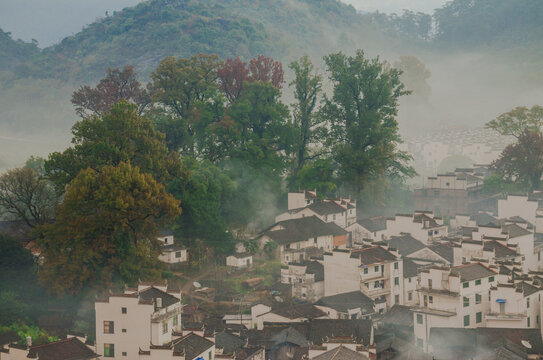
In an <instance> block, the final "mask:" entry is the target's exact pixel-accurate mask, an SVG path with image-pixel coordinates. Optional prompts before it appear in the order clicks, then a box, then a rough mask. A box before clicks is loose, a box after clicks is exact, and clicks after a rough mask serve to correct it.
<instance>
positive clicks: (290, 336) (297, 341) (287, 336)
mask: <svg viewBox="0 0 543 360" xmlns="http://www.w3.org/2000/svg"><path fill="white" fill-rule="evenodd" d="M270 340H271V342H272V344H274V345H278V344H284V343H291V344H294V345H298V346H300V347H307V346H309V343H308V342H307V339H306V338H305V336H304V335H302V334H300V333H299V332H298V331H297V330H296V329H294V328H292V327H289V328H287V329H284V330H282V331H280V332H279V333H277V334H276V335H274V336H273V337H272V338H271V339H270Z"/></svg>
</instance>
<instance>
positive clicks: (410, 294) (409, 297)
mask: <svg viewBox="0 0 543 360" xmlns="http://www.w3.org/2000/svg"><path fill="white" fill-rule="evenodd" d="M407 300H408V301H411V300H413V291H410V292H408V293H407Z"/></svg>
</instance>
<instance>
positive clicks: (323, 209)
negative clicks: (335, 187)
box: [307, 201, 346, 216]
mask: <svg viewBox="0 0 543 360" xmlns="http://www.w3.org/2000/svg"><path fill="white" fill-rule="evenodd" d="M307 208H308V209H310V210H312V211H314V212H315V213H317V214H319V215H321V216H322V215H332V214H338V213H342V212H344V211H346V209H345V208H344V207H343V206H341V205H338V204H336V203H335V202H334V201H318V202H315V203H313V204H311V205H309V206H307Z"/></svg>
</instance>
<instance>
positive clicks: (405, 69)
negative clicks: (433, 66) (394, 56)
mask: <svg viewBox="0 0 543 360" xmlns="http://www.w3.org/2000/svg"><path fill="white" fill-rule="evenodd" d="M394 67H395V68H396V69H399V70H401V71H402V74H401V77H400V79H401V80H402V82H403V83H404V84H405V86H406V87H407V88H408V89H409V90H411V91H413V97H414V98H415V99H418V100H420V101H428V97H429V96H430V91H431V89H430V85H429V84H428V79H429V78H430V77H431V76H432V73H431V72H430V70H428V69H427V68H426V66H425V65H424V64H423V63H422V62H421V61H420V60H419V59H418V58H417V57H416V56H400V59H399V60H398V61H396V62H394Z"/></svg>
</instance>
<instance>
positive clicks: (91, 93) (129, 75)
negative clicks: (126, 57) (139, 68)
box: [72, 66, 150, 118]
mask: <svg viewBox="0 0 543 360" xmlns="http://www.w3.org/2000/svg"><path fill="white" fill-rule="evenodd" d="M121 100H125V101H127V102H131V103H133V104H136V105H137V107H138V113H139V114H142V113H143V111H144V110H145V108H146V107H147V105H149V102H150V98H149V93H148V92H147V90H146V89H145V87H143V86H142V85H141V83H140V82H139V81H138V80H137V74H136V72H135V71H134V67H133V66H125V67H124V68H123V69H122V70H120V69H116V68H115V69H111V68H110V69H107V75H106V77H105V78H103V79H102V80H100V82H99V83H98V85H96V87H95V88H91V87H90V86H88V85H85V86H82V87H81V88H79V90H77V91H75V92H74V93H73V95H72V104H73V105H74V106H75V111H76V113H77V114H78V115H79V116H81V117H83V118H84V117H89V116H92V115H97V116H100V115H102V114H105V113H107V112H108V111H109V109H110V108H111V107H112V106H113V105H114V104H116V103H118V102H119V101H121Z"/></svg>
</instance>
